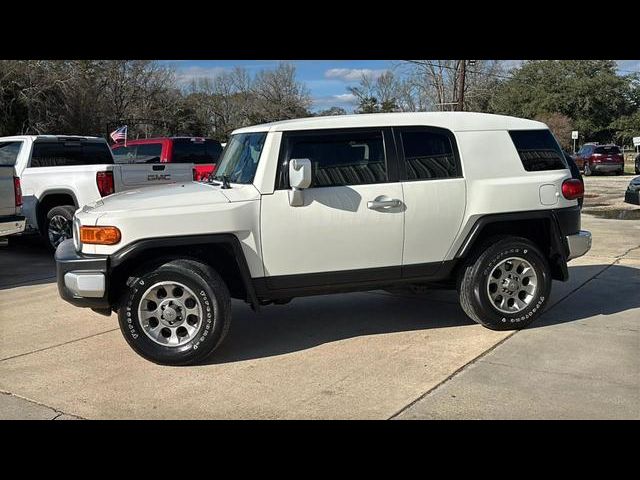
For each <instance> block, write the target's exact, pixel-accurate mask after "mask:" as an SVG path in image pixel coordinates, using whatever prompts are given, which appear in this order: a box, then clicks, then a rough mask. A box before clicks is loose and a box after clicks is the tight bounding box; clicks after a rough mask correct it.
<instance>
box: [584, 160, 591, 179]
mask: <svg viewBox="0 0 640 480" xmlns="http://www.w3.org/2000/svg"><path fill="white" fill-rule="evenodd" d="M592 173H593V172H592V171H591V167H590V166H589V164H588V163H585V164H584V176H585V177H590V176H591V175H592Z"/></svg>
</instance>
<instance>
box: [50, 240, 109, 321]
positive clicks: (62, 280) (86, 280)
mask: <svg viewBox="0 0 640 480" xmlns="http://www.w3.org/2000/svg"><path fill="white" fill-rule="evenodd" d="M55 258H56V276H57V281H58V291H59V292H60V296H61V297H62V299H63V300H66V301H67V302H69V303H71V304H72V305H75V306H76V307H89V308H96V309H108V308H110V305H109V295H108V292H109V290H108V283H109V276H108V263H109V257H107V256H106V255H84V254H82V253H78V252H76V249H75V248H74V246H73V240H72V239H69V240H65V241H64V242H62V243H61V244H60V245H59V246H58V249H57V250H56V256H55Z"/></svg>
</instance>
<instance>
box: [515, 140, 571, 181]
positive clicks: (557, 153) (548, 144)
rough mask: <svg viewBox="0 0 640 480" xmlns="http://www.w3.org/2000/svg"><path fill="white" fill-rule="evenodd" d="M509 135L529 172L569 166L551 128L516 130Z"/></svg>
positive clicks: (561, 168) (560, 168)
mask: <svg viewBox="0 0 640 480" xmlns="http://www.w3.org/2000/svg"><path fill="white" fill-rule="evenodd" d="M509 135H511V140H513V144H514V145H515V147H516V150H517V151H518V155H520V160H522V165H523V166H524V169H525V170H526V171H527V172H539V171H543V170H563V169H565V168H568V166H567V162H566V161H565V159H564V154H563V153H562V150H561V149H560V146H559V145H558V142H556V140H555V138H553V135H552V134H551V132H550V131H549V130H515V131H510V132H509Z"/></svg>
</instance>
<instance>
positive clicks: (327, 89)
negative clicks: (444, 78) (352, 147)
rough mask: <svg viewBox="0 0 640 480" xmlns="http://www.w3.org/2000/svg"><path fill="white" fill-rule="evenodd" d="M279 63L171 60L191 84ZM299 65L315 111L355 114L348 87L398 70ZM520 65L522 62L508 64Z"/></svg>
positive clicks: (385, 65) (627, 64) (634, 65)
mask: <svg viewBox="0 0 640 480" xmlns="http://www.w3.org/2000/svg"><path fill="white" fill-rule="evenodd" d="M278 62H279V60H168V61H165V63H167V64H170V65H172V66H173V67H174V68H175V69H176V73H177V74H178V80H179V81H180V82H181V83H183V84H188V83H189V82H190V81H191V80H192V79H194V78H202V77H210V78H213V77H215V76H216V75H219V74H220V73H221V72H224V71H228V70H232V69H233V68H234V67H243V68H246V69H247V70H248V71H249V73H256V72H258V71H260V70H263V69H271V68H273V67H275V66H276V65H277V64H278ZM287 62H288V63H293V64H294V65H295V66H296V71H297V75H298V79H299V80H301V81H303V82H304V83H305V84H306V85H307V87H308V88H309V90H310V91H311V96H312V98H313V107H312V109H313V110H322V109H324V108H329V107H331V106H338V107H343V108H345V109H346V110H347V111H352V110H353V106H354V101H353V96H352V95H350V94H349V93H348V91H347V87H349V86H355V85H357V84H358V81H359V79H360V78H361V77H362V74H367V75H373V76H376V75H379V74H381V73H382V72H384V71H385V70H389V69H393V68H394V67H397V65H398V61H396V60H291V61H289V60H287ZM509 63H510V64H512V65H517V64H518V63H519V61H517V60H514V61H509ZM618 65H619V67H620V69H622V70H624V72H622V73H626V72H627V71H640V60H621V61H618Z"/></svg>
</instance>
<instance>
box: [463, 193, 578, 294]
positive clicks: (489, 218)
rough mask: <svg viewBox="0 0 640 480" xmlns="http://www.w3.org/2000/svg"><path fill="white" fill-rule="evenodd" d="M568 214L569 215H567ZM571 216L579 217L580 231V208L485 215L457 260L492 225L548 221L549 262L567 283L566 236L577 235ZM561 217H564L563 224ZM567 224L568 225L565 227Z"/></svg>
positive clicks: (468, 250)
mask: <svg viewBox="0 0 640 480" xmlns="http://www.w3.org/2000/svg"><path fill="white" fill-rule="evenodd" d="M567 213H568V214H569V215H567ZM571 214H573V215H574V216H575V215H577V216H578V217H577V218H578V225H577V230H578V231H579V230H580V224H579V215H580V208H579V207H577V206H576V207H569V208H566V209H561V210H531V211H524V212H510V213H497V214H489V215H484V216H482V217H480V218H478V219H476V221H475V223H474V224H473V226H472V227H471V230H470V231H469V233H468V234H467V236H466V237H465V239H464V241H463V242H462V244H461V245H460V247H459V248H458V251H457V252H456V255H455V258H464V257H465V256H466V255H467V254H469V252H470V251H471V249H472V248H473V246H474V244H475V241H476V240H477V239H478V238H479V237H480V235H481V234H482V231H483V230H484V228H485V227H486V226H488V225H490V224H492V223H498V222H499V223H508V222H510V221H522V220H548V221H549V226H550V229H549V247H550V250H551V251H550V252H549V258H548V260H549V262H551V263H552V264H554V265H555V266H556V267H557V268H558V271H559V274H558V275H557V277H558V278H557V280H561V281H566V280H568V279H569V269H568V267H567V257H568V256H569V244H568V243H567V238H566V235H569V234H572V233H576V232H573V231H566V230H567V229H568V230H574V229H575V225H573V223H575V222H571V221H570V220H569V221H567V220H566V219H565V218H564V217H568V216H570V215H571ZM560 217H563V220H562V222H561V220H560ZM565 224H567V225H565Z"/></svg>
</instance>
